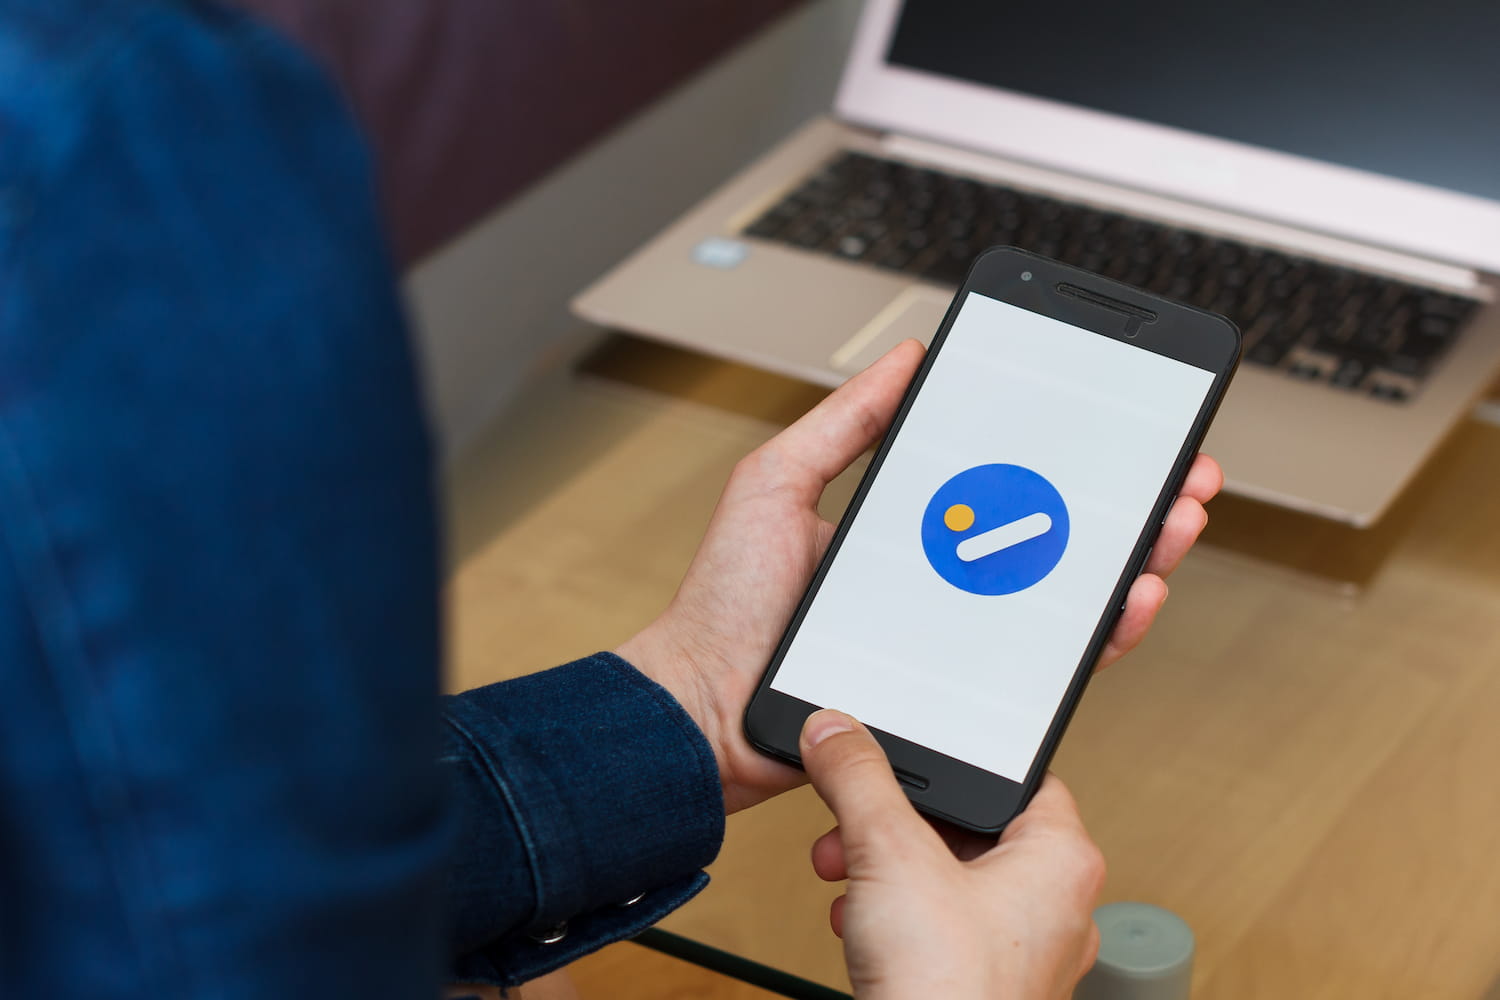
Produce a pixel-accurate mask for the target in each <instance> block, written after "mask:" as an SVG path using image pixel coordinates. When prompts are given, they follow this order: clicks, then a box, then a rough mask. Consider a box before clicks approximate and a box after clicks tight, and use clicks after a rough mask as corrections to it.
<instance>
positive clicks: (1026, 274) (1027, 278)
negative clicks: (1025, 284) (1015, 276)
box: [1021, 271, 1031, 281]
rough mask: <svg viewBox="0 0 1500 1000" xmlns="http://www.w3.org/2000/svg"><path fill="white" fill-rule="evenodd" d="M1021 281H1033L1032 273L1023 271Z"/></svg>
mask: <svg viewBox="0 0 1500 1000" xmlns="http://www.w3.org/2000/svg"><path fill="white" fill-rule="evenodd" d="M1021 280H1022V281H1030V280H1031V272H1030V271H1022V272H1021Z"/></svg>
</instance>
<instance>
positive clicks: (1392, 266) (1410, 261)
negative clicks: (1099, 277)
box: [880, 133, 1494, 302]
mask: <svg viewBox="0 0 1500 1000" xmlns="http://www.w3.org/2000/svg"><path fill="white" fill-rule="evenodd" d="M880 148H881V151H882V152H883V153H885V154H886V155H887V156H890V157H893V158H895V159H900V160H911V161H914V162H918V163H922V164H926V165H928V166H935V167H939V168H942V169H944V170H946V171H948V172H952V173H962V174H966V175H969V176H973V177H977V178H983V179H986V180H992V181H1001V182H1004V183H1007V184H1013V185H1015V186H1016V187H1020V188H1026V189H1030V190H1034V191H1040V192H1045V193H1046V194H1049V195H1053V196H1055V197H1060V198H1065V199H1067V200H1069V201H1077V202H1082V203H1084V204H1089V205H1094V206H1096V207H1099V208H1105V209H1109V210H1112V211H1116V212H1121V211H1123V212H1127V213H1129V214H1131V215H1139V216H1141V217H1143V218H1147V219H1153V220H1156V221H1160V222H1165V223H1168V224H1172V225H1178V226H1183V227H1185V228H1190V229H1196V230H1201V231H1203V232H1207V233H1212V234H1214V235H1218V236H1227V237H1231V238H1234V239H1239V240H1244V241H1246V242H1250V243H1256V244H1259V245H1262V246H1268V247H1274V248H1276V249H1278V250H1283V251H1286V252H1289V253H1296V254H1301V255H1303V256H1306V257H1312V258H1314V259H1317V260H1323V261H1327V262H1329V263H1333V264H1338V265H1341V266H1345V267H1354V268H1358V269H1359V270H1362V271H1370V272H1373V273H1376V274H1383V275H1386V276H1388V277H1392V278H1397V279H1400V280H1402V281H1408V282H1411V283H1413V284H1417V285H1424V286H1428V287H1432V288H1440V289H1443V290H1444V291H1449V292H1454V293H1456V294H1459V295H1465V296H1468V297H1470V298H1474V299H1479V300H1482V301H1486V302H1488V301H1491V300H1492V299H1493V298H1494V290H1493V289H1492V288H1490V287H1489V286H1488V285H1487V284H1486V283H1485V282H1484V280H1483V277H1482V276H1481V275H1480V273H1479V272H1478V271H1473V270H1470V269H1468V268H1463V267H1458V266H1456V265H1453V264H1445V263H1442V262H1440V261H1434V260H1429V259H1427V258H1424V257H1416V256H1413V255H1411V254H1404V253H1400V252H1398V251H1394V250H1387V249H1384V248H1382V247H1374V246H1369V245H1367V244H1363V243H1356V242H1353V241H1351V240H1344V239H1339V238H1338V237H1336V236H1327V235H1324V234H1322V233H1314V232H1309V231H1308V230H1305V229H1298V228H1296V227H1295V226H1288V225H1283V224H1280V223H1276V222H1269V221H1266V220H1262V219H1255V218H1250V217H1248V216H1244V215H1238V214H1235V213H1233V212H1226V211H1223V210H1222V209H1216V208H1210V207H1208V206H1206V205H1196V204H1193V203H1192V202H1184V201H1177V200H1175V199H1172V198H1166V197H1163V196H1161V195H1156V194H1151V193H1149V192H1145V191H1138V190H1136V189H1134V188H1126V187H1118V186H1116V185H1113V184H1108V183H1106V182H1104V181H1097V180H1090V179H1088V178H1085V177H1078V176H1076V175H1072V174H1066V173H1063V172H1062V171H1059V170H1049V169H1048V168H1046V167H1038V166H1035V165H1032V164H1027V163H1021V162H1018V161H1016V160H1008V159H1005V158H1004V157H999V156H991V155H989V154H985V153H972V152H969V151H967V150H963V149H958V148H955V147H953V146H946V145H943V144H942V143H936V142H927V141H925V140H922V139H913V138H911V137H909V136H903V135H898V134H895V133H886V134H885V135H884V136H882V137H881V139H880Z"/></svg>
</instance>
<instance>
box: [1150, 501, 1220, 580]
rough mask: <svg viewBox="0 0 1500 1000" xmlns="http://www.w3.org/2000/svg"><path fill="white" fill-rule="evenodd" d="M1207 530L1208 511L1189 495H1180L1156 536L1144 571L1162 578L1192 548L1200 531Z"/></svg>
mask: <svg viewBox="0 0 1500 1000" xmlns="http://www.w3.org/2000/svg"><path fill="white" fill-rule="evenodd" d="M1206 527H1208V511H1206V510H1204V509H1203V504H1201V503H1199V502H1198V501H1197V500H1196V499H1194V498H1193V497H1190V496H1186V495H1184V496H1179V497H1178V498H1177V502H1176V503H1174V504H1173V505H1172V509H1171V510H1169V511H1168V512H1167V519H1166V521H1165V522H1164V523H1163V524H1162V526H1161V533H1160V534H1158V535H1157V537H1156V547H1155V548H1154V549H1152V550H1151V558H1150V559H1149V560H1147V562H1146V572H1148V573H1155V574H1156V575H1157V576H1160V577H1165V576H1167V575H1168V574H1169V573H1171V572H1172V571H1173V570H1174V569H1176V568H1177V565H1178V564H1179V563H1181V562H1182V558H1183V556H1185V555H1187V554H1188V550H1189V549H1191V548H1192V547H1193V543H1194V542H1196V541H1197V540H1198V536H1199V535H1201V534H1202V533H1203V529H1204V528H1206Z"/></svg>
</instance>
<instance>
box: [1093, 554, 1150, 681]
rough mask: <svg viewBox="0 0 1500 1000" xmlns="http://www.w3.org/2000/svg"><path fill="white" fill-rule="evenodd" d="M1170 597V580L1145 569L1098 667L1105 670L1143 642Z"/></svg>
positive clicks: (1132, 588)
mask: <svg viewBox="0 0 1500 1000" xmlns="http://www.w3.org/2000/svg"><path fill="white" fill-rule="evenodd" d="M1166 600H1167V584H1166V581H1164V580H1163V579H1162V578H1161V577H1159V576H1157V575H1156V574H1154V573H1142V574H1141V575H1140V576H1138V577H1136V578H1135V582H1134V583H1132V584H1131V585H1130V591H1129V593H1127V594H1126V595H1125V610H1124V611H1123V612H1122V613H1121V614H1120V618H1119V620H1118V621H1116V622H1115V629H1114V631H1113V632H1111V633H1110V634H1109V641H1108V642H1107V643H1105V644H1104V652H1103V653H1100V654H1099V662H1098V664H1096V665H1095V667H1094V669H1095V670H1103V669H1104V668H1105V667H1107V666H1109V665H1110V664H1111V663H1114V662H1115V661H1116V660H1118V659H1119V658H1120V657H1122V656H1124V655H1125V654H1126V653H1128V652H1130V651H1131V650H1132V649H1134V648H1135V647H1136V646H1138V645H1139V644H1140V641H1141V640H1142V639H1144V638H1145V637H1146V633H1147V632H1149V631H1151V623H1152V622H1154V621H1156V613H1157V612H1158V611H1160V610H1161V606H1162V605H1163V604H1165V603H1166Z"/></svg>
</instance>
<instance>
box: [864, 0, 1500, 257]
mask: <svg viewBox="0 0 1500 1000" xmlns="http://www.w3.org/2000/svg"><path fill="white" fill-rule="evenodd" d="M902 2H903V0H868V2H867V3H866V6H865V9H864V12H863V13H862V15H861V17H860V22H859V26H858V28H857V29H856V32H855V36H854V43H853V45H852V47H851V49H850V53H849V60H848V62H847V63H846V65H845V67H844V74H843V78H842V80H841V82H840V85H839V92H838V98H837V101H836V104H835V108H836V110H837V112H838V114H839V116H840V117H842V118H844V119H846V120H848V121H850V122H852V123H854V124H858V125H863V126H867V127H870V128H875V129H881V130H887V131H891V132H897V133H901V134H905V135H910V136H916V137H919V138H924V139H930V140H935V141H937V142H942V143H946V144H950V145H954V146H958V147H961V148H965V149H970V150H976V151H980V152H984V153H989V154H992V155H996V156H1001V157H1006V158H1009V159H1016V160H1021V161H1025V162H1029V163H1034V164H1039V165H1042V166H1046V167H1050V168H1054V169H1058V170H1062V171H1066V172H1068V173H1072V174H1077V175H1081V176H1084V177H1091V178H1095V179H1098V180H1103V181H1107V182H1110V183H1113V184H1119V185H1124V186H1126V187H1130V188H1135V189H1138V190H1143V191H1150V192H1153V193H1156V194H1160V195H1165V196H1167V197H1171V198H1177V199H1180V200H1183V201H1188V202H1195V203H1199V204H1205V205H1211V206H1214V207H1216V208H1221V209H1226V210H1229V211H1233V212H1238V213H1242V214H1245V215H1248V216H1251V217H1255V218H1261V219H1271V220H1275V221H1278V222H1282V223H1286V224H1289V225H1293V226H1297V227H1299V228H1303V229H1308V230H1312V231H1314V232H1322V233H1329V234H1333V235H1337V236H1340V237H1343V238H1346V239H1351V240H1355V241H1358V242H1361V243H1367V244H1373V245H1375V246H1380V247H1386V248H1389V249H1393V250H1399V251H1402V252H1405V253H1410V254H1416V255H1420V256H1423V257H1428V258H1431V259H1433V260H1439V261H1445V262H1448V263H1452V264H1458V265H1461V266H1464V267H1470V268H1475V269H1477V270H1480V271H1483V272H1486V273H1500V239H1497V238H1496V235H1497V234H1500V202H1496V201H1492V200H1490V199H1487V198H1480V197H1477V196H1475V195H1469V194H1462V193H1459V192H1455V191H1448V190H1444V189H1442V188H1437V187H1433V186H1430V185H1427V184H1420V183H1416V182H1414V181H1408V180H1402V179H1400V178H1395V177H1388V176H1384V175H1381V174H1376V173H1372V172H1369V171H1364V170H1358V169H1355V168H1352V167H1345V166H1339V165H1336V164H1331V163H1326V162H1323V161H1319V160H1314V159H1310V158H1307V157H1302V156H1296V155H1293V154H1289V153H1283V152H1279V151H1274V150H1269V149H1264V148H1260V147H1256V146H1251V145H1248V144H1245V143H1240V142H1234V141H1232V140H1228V139H1220V138H1216V137H1212V136H1206V135H1201V134H1197V133H1193V132H1189V131H1185V130H1182V129H1177V128H1172V127H1170V126H1166V125H1157V124H1154V123H1150V122H1143V121H1139V120H1135V119H1130V118H1126V117H1123V116H1120V115H1114V114H1108V113H1105V112H1101V111H1094V110H1091V109H1088V108H1082V107H1077V106H1073V105H1067V104H1063V103H1061V102H1057V101H1050V100H1047V99H1045V98H1039V97H1033V96H1031V95H1028V94H1021V93H1017V92H1015V91H1006V90H1001V89H999V88H996V87H987V86H981V85H979V84H975V83H970V82H967V81H964V80H958V79H953V78H948V77H942V76H938V75H936V74H932V73H926V72H921V71H918V70H913V69H909V68H907V67H904V66H896V65H892V64H891V63H889V62H887V61H886V54H887V52H888V51H889V49H890V42H891V36H892V33H893V32H894V31H895V27H896V23H897V20H898V18H899V17H900V14H901V7H902Z"/></svg>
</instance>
